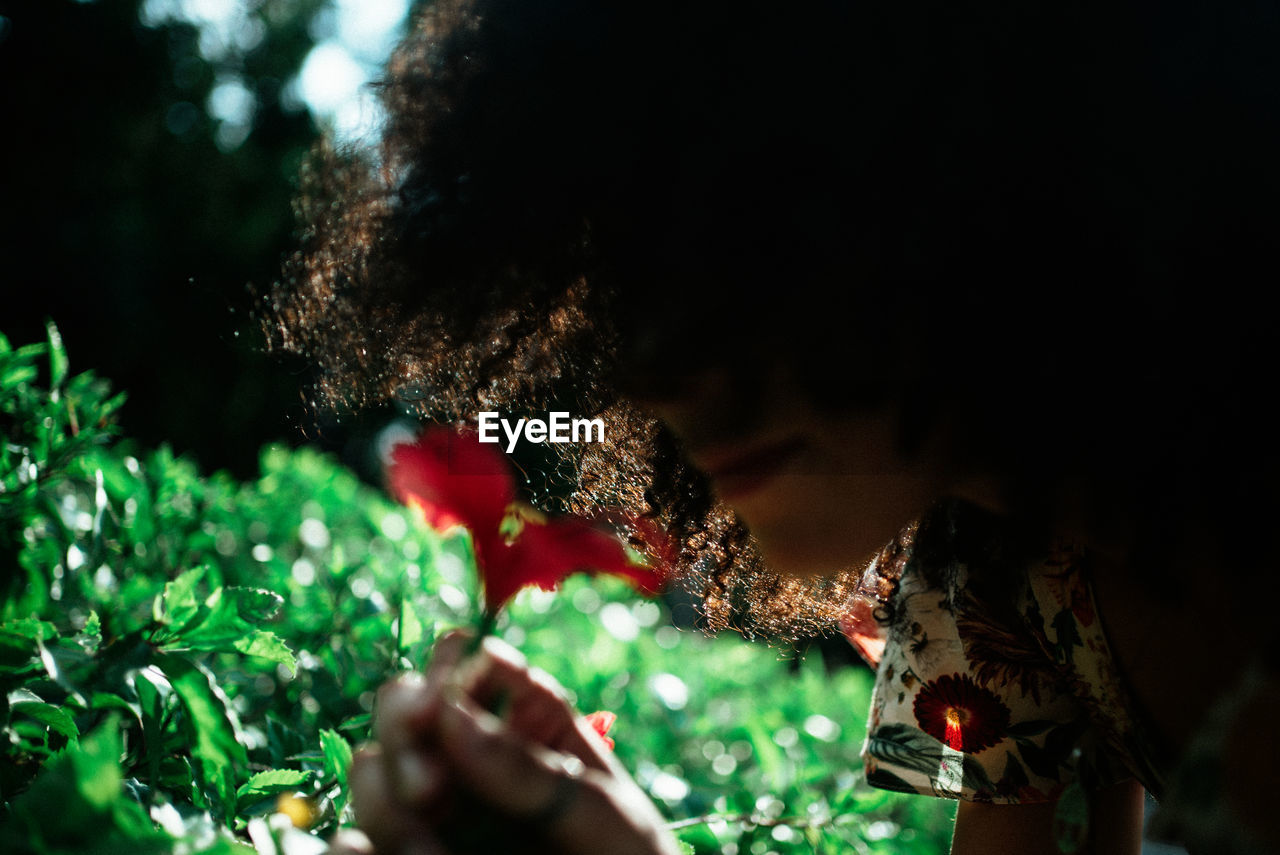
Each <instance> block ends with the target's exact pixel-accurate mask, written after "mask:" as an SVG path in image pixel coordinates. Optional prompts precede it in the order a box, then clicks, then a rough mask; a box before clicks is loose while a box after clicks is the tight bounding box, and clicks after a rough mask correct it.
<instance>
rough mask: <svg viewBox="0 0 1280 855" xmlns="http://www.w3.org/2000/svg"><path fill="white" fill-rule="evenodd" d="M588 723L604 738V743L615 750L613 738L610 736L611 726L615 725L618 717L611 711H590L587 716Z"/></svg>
mask: <svg viewBox="0 0 1280 855" xmlns="http://www.w3.org/2000/svg"><path fill="white" fill-rule="evenodd" d="M585 718H586V720H587V724H589V725H591V728H592V729H593V730H594V731H595V732H596V733H598V734H600V738H601V739H603V740H604V744H605V745H607V746H608V747H609V749H610V750H613V744H614V743H613V740H612V739H610V738H609V735H608V734H609V728H611V727H613V723H614V722H615V721H617V720H618V717H617V716H616V715H614V714H613V713H611V712H606V711H604V710H600V711H599V712H593V713H588V714H587V715H586V716H585Z"/></svg>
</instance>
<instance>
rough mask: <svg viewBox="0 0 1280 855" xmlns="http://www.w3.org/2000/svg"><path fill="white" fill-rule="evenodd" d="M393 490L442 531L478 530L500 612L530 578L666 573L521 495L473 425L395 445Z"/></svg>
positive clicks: (649, 579) (641, 581) (485, 582)
mask: <svg viewBox="0 0 1280 855" xmlns="http://www.w3.org/2000/svg"><path fill="white" fill-rule="evenodd" d="M387 480H388V482H389V483H390V486H391V491H392V492H393V493H394V494H395V496H396V498H398V499H399V500H400V501H401V502H403V503H405V504H406V505H409V506H411V507H414V508H417V509H418V510H419V511H421V513H422V515H423V516H424V517H425V518H426V520H427V523H428V524H429V525H431V526H432V527H433V528H436V529H437V530H439V531H442V532H443V531H448V530H450V529H453V528H455V527H458V526H462V527H465V528H466V529H468V530H469V531H470V532H471V538H472V548H473V550H474V552H475V556H476V566H477V568H478V569H479V572H480V581H481V584H482V586H483V587H484V597H485V608H486V610H487V611H488V612H490V613H497V611H498V610H499V609H500V608H502V606H503V605H504V604H505V603H506V602H507V600H509V599H511V597H512V596H514V595H515V593H516V591H518V590H520V589H521V588H523V587H525V586H526V585H537V586H538V587H540V588H542V589H544V590H551V589H553V588H555V587H556V586H557V585H558V584H559V583H560V582H561V581H563V580H564V579H565V577H567V576H569V575H570V574H571V573H575V572H578V571H588V572H595V573H611V574H613V575H616V576H622V577H623V578H625V579H628V580H630V581H631V582H632V584H634V585H635V586H636V587H637V588H638V589H639V590H641V591H642V592H644V593H650V594H652V593H656V592H657V591H658V590H659V589H660V588H661V585H662V574H661V573H660V572H659V571H657V570H654V569H652V568H649V567H645V566H642V565H639V564H634V563H632V562H631V560H630V559H629V558H628V556H627V553H626V551H625V550H624V549H623V547H622V544H621V543H620V542H619V541H618V539H617V538H616V537H613V536H611V535H609V534H606V533H604V532H602V531H599V530H597V529H596V528H594V527H593V526H591V525H590V524H588V523H587V522H586V521H585V520H582V519H579V518H577V517H556V518H548V517H546V516H544V515H543V514H541V513H539V512H538V511H536V510H534V509H533V508H532V507H530V506H528V505H525V504H522V503H518V502H516V500H515V496H516V489H515V482H514V481H513V479H512V477H511V472H510V469H509V468H508V466H507V463H506V461H505V460H504V459H503V455H502V452H501V451H499V450H498V447H497V446H496V445H489V444H485V443H481V442H480V439H479V436H478V435H477V434H476V432H475V431H473V430H464V431H454V430H450V429H448V428H434V429H428V430H426V431H424V432H423V433H422V434H421V435H420V436H419V437H418V439H417V441H416V442H414V443H412V444H401V445H397V446H395V447H394V448H393V449H392V451H391V463H390V465H389V466H388V468H387Z"/></svg>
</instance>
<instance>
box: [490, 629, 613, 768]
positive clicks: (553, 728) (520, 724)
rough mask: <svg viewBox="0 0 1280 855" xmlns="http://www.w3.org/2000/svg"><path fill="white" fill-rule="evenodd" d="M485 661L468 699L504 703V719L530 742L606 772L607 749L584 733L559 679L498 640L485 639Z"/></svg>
mask: <svg viewBox="0 0 1280 855" xmlns="http://www.w3.org/2000/svg"><path fill="white" fill-rule="evenodd" d="M482 656H483V659H484V664H483V668H482V669H480V670H479V671H478V672H477V673H476V675H475V677H474V680H473V684H472V685H471V686H469V687H468V694H470V695H471V696H472V697H474V698H476V700H477V701H478V702H479V703H480V704H481V705H482V706H484V705H488V704H491V703H492V702H493V701H494V700H495V699H498V698H501V699H502V704H501V707H502V710H501V718H502V719H503V720H504V721H505V722H506V723H507V725H508V726H509V727H510V728H511V729H512V730H513V731H515V732H516V733H518V734H520V735H522V736H524V737H525V738H527V739H529V740H530V741H532V742H537V743H541V744H542V745H545V746H547V747H549V748H553V749H556V750H558V751H562V752H567V753H570V754H573V755H575V756H577V757H578V758H579V759H581V760H582V761H583V762H584V763H586V764H587V765H588V766H590V767H592V768H596V769H601V770H604V769H606V768H607V766H608V763H607V761H606V760H605V757H604V755H603V754H602V753H601V752H602V751H603V749H604V746H603V745H602V744H601V743H600V741H599V740H597V739H594V738H592V734H584V731H582V730H581V729H580V728H579V723H580V722H579V716H578V714H577V713H576V712H575V711H574V709H573V708H572V707H571V706H570V705H569V701H568V692H566V691H565V690H564V688H563V687H562V686H561V685H560V684H559V683H558V682H557V681H556V679H555V678H554V677H552V676H551V675H550V674H548V673H547V672H546V671H543V670H542V669H540V668H529V667H528V666H527V664H526V663H525V660H524V656H523V655H521V654H520V652H519V651H518V650H516V649H515V648H514V647H511V646H510V645H509V644H506V643H505V642H503V641H501V640H499V639H496V638H491V639H485V643H484V645H483V651H482Z"/></svg>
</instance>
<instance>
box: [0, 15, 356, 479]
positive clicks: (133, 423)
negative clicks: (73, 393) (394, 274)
mask: <svg viewBox="0 0 1280 855" xmlns="http://www.w3.org/2000/svg"><path fill="white" fill-rule="evenodd" d="M327 2H328V0H250V2H249V3H248V4H247V5H248V7H249V8H250V10H251V20H252V21H253V22H254V26H255V28H256V29H257V31H258V32H259V33H260V34H261V38H260V40H259V41H258V42H257V44H256V45H253V46H252V47H250V48H248V49H242V48H236V47H234V46H233V47H232V48H231V49H229V50H228V51H226V52H225V53H223V54H222V55H221V56H219V57H217V58H216V59H215V60H213V61H211V60H209V59H207V58H206V57H205V56H204V55H202V53H201V51H200V49H199V38H200V33H199V31H198V30H197V28H196V27H194V26H192V25H191V24H187V23H182V22H166V23H159V24H156V23H154V22H152V23H151V25H148V24H144V23H143V22H142V19H141V18H140V12H141V10H142V7H143V6H144V3H143V0H94V2H76V0H0V170H2V171H0V258H2V259H3V264H2V266H0V332H2V333H4V334H5V335H6V336H8V338H9V340H10V342H11V343H12V344H14V345H15V346H16V345H20V344H26V343H29V342H32V341H39V340H43V339H44V337H45V329H44V325H45V321H46V318H51V319H53V320H54V321H55V322H56V323H57V325H58V326H59V328H60V329H61V332H62V335H63V339H64V341H65V343H66V345H67V348H68V351H69V354H70V358H71V366H72V370H73V371H83V370H86V369H93V370H95V371H96V372H98V373H99V374H100V375H102V376H105V377H108V378H109V379H111V380H112V382H113V384H114V385H115V387H116V388H118V389H124V390H126V391H127V393H128V403H127V404H126V406H125V408H124V411H123V415H122V421H123V425H122V427H123V432H124V434H125V435H126V436H129V437H132V438H135V439H137V440H139V441H140V442H141V443H143V444H144V445H146V446H155V445H158V444H160V443H161V442H167V443H169V444H170V445H171V446H173V448H174V449H175V450H176V451H178V452H179V453H186V454H190V455H192V456H194V457H195V458H196V459H197V460H198V461H199V463H200V465H201V467H202V468H203V469H205V470H206V471H209V470H213V469H216V468H226V469H229V470H231V471H232V472H233V473H236V474H238V475H241V476H247V475H251V474H253V473H254V472H256V469H257V455H258V449H259V447H260V446H261V445H262V444H263V443H264V442H266V441H269V440H284V441H287V442H290V443H294V444H296V443H299V442H302V441H307V440H313V441H314V440H318V441H320V442H321V443H322V444H325V445H329V446H330V447H336V446H338V445H340V444H341V443H342V442H343V437H344V435H345V434H346V433H347V432H348V431H347V429H346V428H343V427H340V426H339V427H335V426H333V425H332V424H329V425H319V424H317V420H316V417H315V416H314V415H313V414H312V413H311V412H310V409H309V408H308V407H307V406H306V405H305V403H304V399H303V389H304V386H305V383H306V381H307V380H308V378H309V372H308V369H307V367H306V366H305V365H302V364H300V363H299V362H297V361H293V362H288V361H284V360H282V359H280V358H277V357H275V356H271V355H267V354H266V353H264V345H263V338H262V336H261V334H260V332H259V327H258V324H257V323H256V321H255V320H254V318H253V312H254V300H253V297H252V295H251V289H250V285H251V284H252V285H253V286H256V287H258V288H261V289H265V288H266V286H268V285H269V284H270V283H271V282H272V281H273V280H274V279H275V278H276V277H277V276H278V272H279V270H280V264H281V261H282V259H283V258H284V256H285V254H286V253H287V252H289V250H290V249H291V247H292V242H293V230H294V221H293V215H292V210H291V199H292V196H293V195H294V192H295V189H296V187H297V174H298V168H299V166H300V164H301V162H302V160H303V157H304V155H305V153H306V152H307V150H308V149H309V148H310V147H311V145H312V144H313V143H314V141H315V140H316V139H317V137H318V131H317V126H316V122H315V121H314V120H313V118H312V116H311V115H310V113H309V112H308V111H307V109H306V108H305V106H303V105H301V104H299V103H296V99H295V102H294V103H290V100H289V99H288V98H287V97H286V96H285V86H286V83H287V81H289V80H290V79H291V78H292V77H294V75H295V74H296V73H297V71H298V69H299V68H300V67H301V65H302V62H303V60H304V58H305V57H306V55H307V53H308V51H310V49H311V48H312V46H313V45H314V43H315V42H316V40H317V37H318V36H321V35H323V32H322V29H321V28H318V27H317V26H316V16H317V14H318V13H321V12H322V11H323V10H324V9H325V7H326V6H327ZM228 75H232V76H235V77H238V78H239V79H241V80H242V81H243V82H244V84H245V86H246V87H247V88H248V89H249V90H250V91H251V92H252V93H253V95H254V97H255V101H256V110H255V112H254V114H253V118H252V122H251V124H250V125H249V127H248V129H247V130H248V133H247V136H245V137H244V139H243V141H242V142H240V144H239V145H229V144H227V141H226V139H225V135H226V130H227V129H225V128H224V129H222V132H223V134H224V139H223V140H222V141H221V145H220V144H219V137H218V135H219V131H220V129H219V122H218V120H217V119H216V118H215V117H214V116H212V115H210V113H209V111H208V110H207V109H206V103H207V100H208V98H209V94H210V92H211V91H212V89H213V87H214V85H215V83H216V81H217V80H218V79H219V77H222V78H225V77H227V76H228ZM241 135H243V134H241Z"/></svg>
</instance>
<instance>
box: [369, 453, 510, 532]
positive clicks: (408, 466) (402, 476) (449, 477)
mask: <svg viewBox="0 0 1280 855" xmlns="http://www.w3.org/2000/svg"><path fill="white" fill-rule="evenodd" d="M387 481H388V483H389V485H390V487H391V491H392V493H393V494H394V495H395V496H396V498H397V499H399V500H400V501H401V502H403V503H404V504H406V505H410V506H412V507H416V508H418V509H419V510H420V511H421V512H422V514H423V516H424V517H425V518H426V521H427V523H428V524H429V525H430V526H432V527H433V528H435V529H437V530H439V531H446V530H448V529H450V528H453V527H454V526H459V525H460V526H465V527H466V528H468V529H470V530H471V531H472V532H473V534H475V535H476V536H477V537H480V536H487V533H488V532H491V531H494V532H496V531H497V528H498V526H499V524H500V523H501V522H502V517H503V515H504V514H505V513H506V509H507V506H508V505H510V504H511V503H512V502H513V501H514V500H515V483H514V481H513V480H512V478H511V472H510V469H509V468H508V466H507V462H506V460H505V459H504V458H503V455H502V452H501V451H500V450H498V447H497V446H496V445H492V446H491V445H487V444H484V443H481V442H480V440H479V437H478V435H477V434H476V432H475V431H473V430H464V431H456V430H453V429H452V428H444V427H436V428H428V429H427V430H425V431H423V432H422V433H421V434H420V435H419V436H418V439H417V441H416V442H413V443H402V444H400V445H396V446H395V447H394V448H393V449H392V451H391V464H390V465H389V466H388V467H387Z"/></svg>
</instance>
